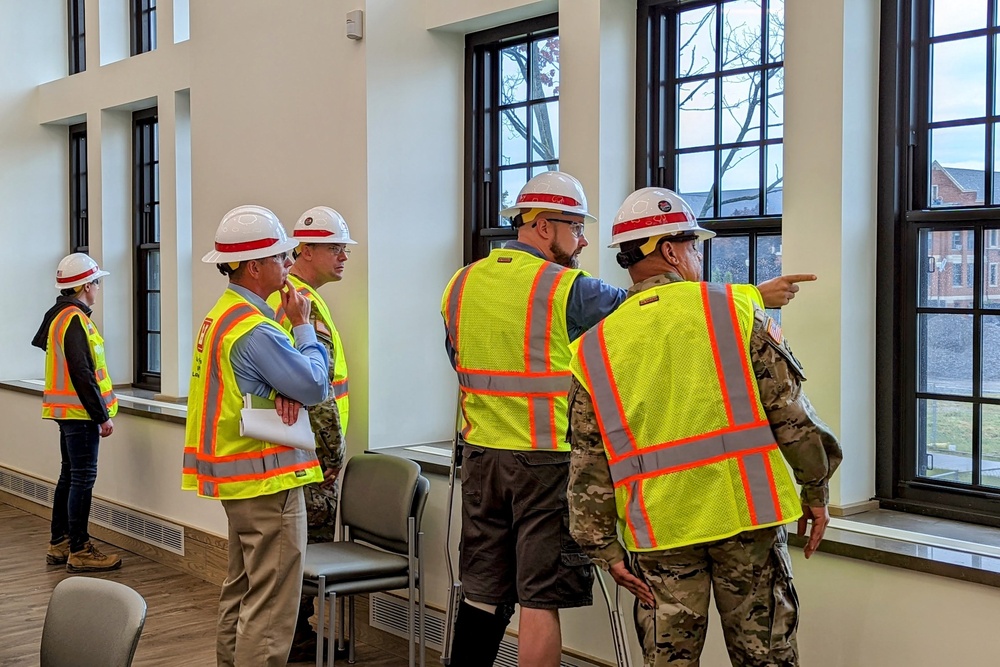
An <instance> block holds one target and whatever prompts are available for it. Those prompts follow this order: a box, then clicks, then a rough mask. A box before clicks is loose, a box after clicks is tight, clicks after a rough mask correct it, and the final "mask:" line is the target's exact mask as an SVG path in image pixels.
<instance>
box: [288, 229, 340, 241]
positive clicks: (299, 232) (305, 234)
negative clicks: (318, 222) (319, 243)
mask: <svg viewBox="0 0 1000 667" xmlns="http://www.w3.org/2000/svg"><path fill="white" fill-rule="evenodd" d="M292 236H294V237H295V238H297V239H299V238H309V237H316V236H333V232H331V231H330V230H328V229H296V230H295V231H294V232H292Z"/></svg>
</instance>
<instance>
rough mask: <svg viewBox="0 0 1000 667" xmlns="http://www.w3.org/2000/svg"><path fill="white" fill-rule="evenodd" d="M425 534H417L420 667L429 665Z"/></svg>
mask: <svg viewBox="0 0 1000 667" xmlns="http://www.w3.org/2000/svg"><path fill="white" fill-rule="evenodd" d="M423 555H424V534H423V532H422V531H421V532H419V533H417V586H418V587H419V592H420V667H426V664H427V641H426V640H427V637H426V636H425V634H424V631H425V629H426V628H427V626H426V625H425V624H424V623H425V622H426V611H427V605H426V604H425V602H424V558H423Z"/></svg>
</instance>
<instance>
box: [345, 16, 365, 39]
mask: <svg viewBox="0 0 1000 667" xmlns="http://www.w3.org/2000/svg"><path fill="white" fill-rule="evenodd" d="M364 15H365V13H364V12H363V11H362V10H360V9H355V10H354V11H353V12H347V38H348V39H361V38H362V37H363V36H364V33H365V27H364Z"/></svg>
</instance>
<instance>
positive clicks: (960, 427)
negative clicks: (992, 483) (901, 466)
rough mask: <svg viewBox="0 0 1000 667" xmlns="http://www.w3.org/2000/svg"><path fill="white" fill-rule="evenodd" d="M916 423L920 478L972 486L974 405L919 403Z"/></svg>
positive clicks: (935, 402) (923, 400)
mask: <svg viewBox="0 0 1000 667" xmlns="http://www.w3.org/2000/svg"><path fill="white" fill-rule="evenodd" d="M917 420H918V422H917V432H918V434H919V436H920V441H921V444H922V445H924V446H923V447H922V448H921V449H922V450H923V451H919V450H918V453H919V454H922V455H920V456H917V471H916V472H917V474H918V475H920V476H922V477H930V478H932V479H939V480H942V481H948V482H961V483H964V484H971V483H972V404H971V403H956V402H954V401H938V400H925V399H918V400H917Z"/></svg>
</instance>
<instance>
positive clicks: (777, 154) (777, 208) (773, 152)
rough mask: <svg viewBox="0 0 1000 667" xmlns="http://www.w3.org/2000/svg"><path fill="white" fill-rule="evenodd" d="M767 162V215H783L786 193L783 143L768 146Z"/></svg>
mask: <svg viewBox="0 0 1000 667" xmlns="http://www.w3.org/2000/svg"><path fill="white" fill-rule="evenodd" d="M766 150H767V163H766V164H765V168H764V188H765V195H766V196H767V209H766V210H765V213H766V214H767V215H781V206H782V199H783V197H782V195H783V194H784V186H783V183H784V163H783V162H782V156H783V154H784V147H783V146H782V145H781V144H777V145H775V146H768V147H767V149H766Z"/></svg>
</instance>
